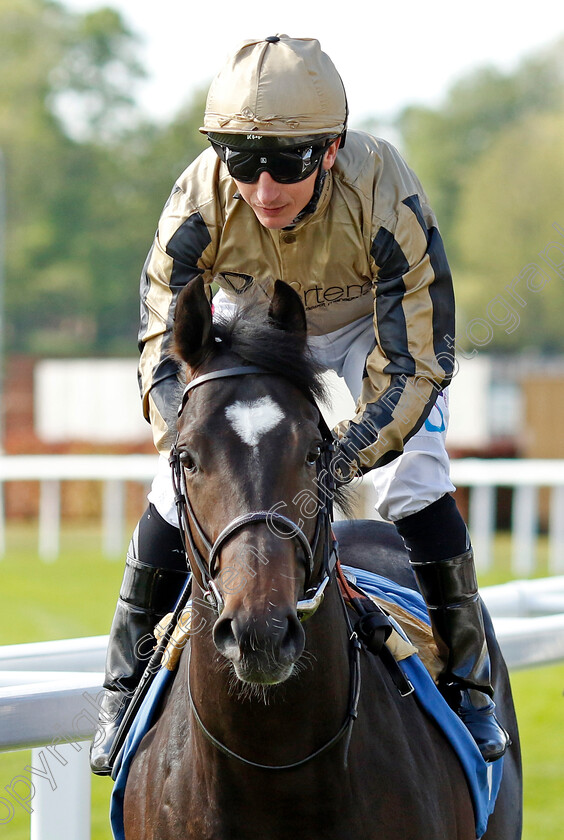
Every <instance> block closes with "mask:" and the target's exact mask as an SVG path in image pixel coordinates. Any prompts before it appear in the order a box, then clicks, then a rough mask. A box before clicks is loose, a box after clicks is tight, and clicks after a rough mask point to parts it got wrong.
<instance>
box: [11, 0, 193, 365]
mask: <svg viewBox="0 0 564 840" xmlns="http://www.w3.org/2000/svg"><path fill="white" fill-rule="evenodd" d="M136 50H137V40H136V38H135V37H134V36H133V35H132V33H131V32H129V31H128V30H127V29H126V27H125V26H124V24H123V22H122V20H121V18H120V17H119V15H118V14H117V13H116V12H115V11H112V10H110V9H100V10H98V11H95V12H93V13H90V14H87V15H76V14H72V13H71V12H69V11H68V10H66V9H64V8H63V7H62V6H60V5H58V4H57V3H53V2H49V0H3V3H2V6H1V7H0V74H1V77H2V81H3V84H2V87H1V88H0V148H1V149H2V151H3V155H4V158H5V160H6V168H7V194H8V202H7V203H8V208H7V209H8V214H7V215H8V225H7V227H8V230H7V243H6V244H7V264H6V319H5V320H6V324H7V330H6V345H7V348H8V350H9V351H19V352H22V351H25V352H34V353H40V354H49V355H53V354H61V353H62V354H72V355H78V354H81V353H84V354H93V353H96V354H103V353H128V354H131V353H133V352H135V339H136V330H137V320H138V291H137V288H138V277H139V273H140V270H141V267H142V265H143V262H144V258H145V255H146V252H147V250H148V248H149V246H150V243H151V239H152V237H153V234H154V230H155V227H156V223H157V219H158V215H159V212H160V208H161V207H162V205H163V204H164V201H165V200H166V197H167V196H168V193H169V192H170V189H171V186H172V183H173V181H174V178H175V177H176V176H177V175H178V174H179V172H180V171H181V170H182V169H183V168H184V166H185V165H186V164H187V163H188V162H189V161H190V160H191V159H192V157H194V156H195V155H196V154H197V153H198V152H199V151H200V150H201V148H203V145H204V143H205V141H204V140H203V138H202V137H201V135H198V132H197V126H198V125H199V124H200V119H201V111H202V107H201V106H202V103H201V95H200V96H199V97H198V102H197V108H198V111H199V113H197V114H196V105H194V107H193V108H188V109H187V110H186V111H185V112H184V113H182V114H181V115H179V117H178V118H177V119H176V120H175V121H173V122H172V124H171V125H170V126H164V127H160V126H156V125H152V124H147V122H146V121H143V118H142V115H141V111H140V109H139V108H138V107H137V105H136V102H135V99H134V92H135V88H136V84H137V82H138V81H139V79H140V78H141V76H142V71H141V68H140V63H139V61H138V59H137V57H136Z"/></svg>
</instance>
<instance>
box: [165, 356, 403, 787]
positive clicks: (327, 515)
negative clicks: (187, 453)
mask: <svg viewBox="0 0 564 840" xmlns="http://www.w3.org/2000/svg"><path fill="white" fill-rule="evenodd" d="M249 374H260V375H264V374H272V372H271V371H268V370H266V369H265V368H261V367H259V366H257V365H244V366H238V367H233V368H225V369H221V370H216V371H211V372H210V373H206V374H203V375H201V376H198V377H196V378H195V379H193V380H192V381H191V382H189V383H188V385H187V386H186V387H185V389H184V392H183V394H182V400H181V403H180V407H179V409H178V415H179V416H180V415H181V414H182V412H183V411H184V409H185V407H186V404H187V402H188V398H189V396H190V394H191V392H192V391H193V390H194V388H197V387H199V386H200V385H203V384H205V383H207V382H211V381H215V380H217V379H223V378H227V377H234V376H246V375H249ZM319 430H320V433H321V436H322V441H323V443H322V446H321V455H320V458H319V460H318V467H317V479H318V486H321V487H322V488H323V496H324V501H323V504H322V505H321V506H320V509H319V511H318V513H317V519H316V526H315V533H314V537H313V543H312V544H310V542H309V540H308V538H307V537H306V535H305V534H304V532H303V531H302V529H301V528H300V527H299V526H298V525H297V524H296V523H295V522H293V521H292V520H291V519H289V518H288V517H286V516H283V515H282V514H280V513H278V512H277V511H275V510H273V509H272V510H258V511H250V512H249V513H245V514H243V515H241V516H238V517H236V518H235V519H233V520H232V521H231V522H230V523H229V524H228V525H227V526H226V527H225V528H224V529H223V530H222V531H221V533H220V534H219V535H218V537H217V538H216V539H215V541H214V542H213V543H212V542H211V541H210V540H209V539H208V537H207V535H206V534H205V533H204V531H203V529H202V527H201V526H200V523H199V522H198V519H197V517H196V514H195V512H194V509H193V507H192V505H191V503H190V499H189V497H188V493H187V487H186V480H185V476H184V470H183V467H182V460H181V453H180V452H179V450H178V437H177V439H176V442H175V444H174V446H173V447H172V450H171V455H170V459H169V460H170V464H171V467H172V476H173V485H174V491H175V502H176V506H177V510H178V519H179V525H180V533H181V536H182V540H183V543H184V549H185V552H186V557H187V559H188V562H189V564H190V566H191V567H192V564H194V565H195V566H196V567H197V569H198V572H199V575H200V577H201V582H202V589H203V592H204V598H205V599H206V600H207V601H208V603H209V604H210V605H211V606H212V607H213V608H214V609H215V610H216V612H217V613H218V615H220V614H221V612H222V610H223V607H224V602H223V598H222V596H221V593H220V591H219V589H218V587H217V586H216V584H215V582H214V576H215V573H216V570H217V565H218V558H219V555H220V552H221V549H222V547H223V546H224V544H225V543H226V542H227V541H228V540H229V539H230V538H231V537H232V536H233V535H234V534H236V533H237V532H238V531H240V530H241V529H242V528H246V527H248V526H249V525H254V524H259V523H265V522H266V523H267V524H268V525H269V527H271V529H274V530H275V526H277V527H279V528H280V529H281V531H282V532H283V533H281V534H280V536H281V537H282V536H284V537H286V538H291V539H294V540H296V541H297V543H298V544H299V546H300V548H301V549H302V552H303V558H302V559H303V562H304V565H305V570H306V583H305V587H304V589H305V592H304V597H303V598H302V599H300V600H299V601H298V603H297V604H296V611H297V613H298V616H299V618H300V620H301V621H304V620H305V619H306V618H309V617H310V616H311V615H313V613H314V612H315V611H316V610H317V608H318V607H319V605H320V604H321V602H322V600H323V596H324V592H325V589H326V587H327V586H328V585H329V583H331V582H332V581H333V580H335V577H337V579H338V582H339V589H338V591H339V597H340V601H341V605H342V607H343V613H344V617H345V621H346V624H347V632H348V638H349V669H350V676H349V697H348V704H347V711H346V714H345V718H344V721H343V723H342V724H341V726H340V728H339V730H338V731H337V732H336V734H335V735H333V736H332V737H331V738H330V739H329V740H327V741H326V742H325V743H324V744H323V745H322V746H321V747H319V748H318V749H316V750H314V751H313V752H311V753H309V754H308V755H306V756H305V757H304V758H301V759H299V760H297V761H294V762H291V763H289V764H262V763H260V762H256V761H252V760H251V759H249V758H246V757H245V756H242V755H240V754H239V753H236V752H234V751H233V750H231V749H229V747H227V746H226V744H224V743H223V742H222V741H220V740H219V739H218V738H216V737H215V736H214V735H213V734H212V733H211V732H210V731H209V729H208V728H207V727H206V725H205V724H204V722H203V720H202V718H201V716H200V714H199V712H198V709H197V708H196V704H195V701H194V697H193V695H192V691H191V686H190V659H189V661H188V680H187V682H188V697H189V702H190V708H191V711H192V714H193V715H194V719H195V720H196V723H197V724H198V726H199V728H200V730H201V731H202V733H203V735H204V736H205V737H206V738H207V740H208V741H209V742H210V743H211V744H212V745H213V746H214V747H215V748H216V749H217V750H218V751H219V752H221V753H223V754H224V755H226V756H228V757H229V758H232V759H235V760H237V761H239V762H240V763H242V764H245V765H247V766H250V767H254V768H257V769H259V770H277V771H282V770H293V769H295V768H298V767H301V766H303V765H304V764H307V763H308V762H310V761H312V760H313V759H315V758H318V757H319V756H320V755H322V754H323V753H325V752H327V751H328V750H330V749H331V748H332V747H334V746H335V745H336V744H338V743H339V742H340V741H341V740H343V739H345V751H344V765H345V768H346V766H347V760H348V751H349V744H350V739H351V735H352V728H353V725H354V722H355V720H356V719H357V717H358V704H359V699H360V690H361V667H360V651H361V649H362V646H363V643H366V639H365V638H364V636H365V634H364V632H363V628H362V627H361V626H360V625H361V622H360V621H359V622H358V624H357V625H356V626H355V627H353V625H352V623H351V619H350V616H349V613H348V611H347V606H346V603H345V598H346V599H347V601H348V602H349V604H350V605H351V606H353V607H354V608H355V609H356V611H357V613H359V609H358V606H357V604H355V600H356V601H358V599H354V598H351V597H350V596H351V594H352V593H351V589H350V587H349V586H348V584H347V583H346V579H345V578H344V575H343V573H342V571H341V569H340V566H339V564H338V557H337V543H336V540H335V538H334V536H333V532H332V528H331V522H332V519H333V510H332V499H333V492H332V491H334V489H335V488H334V479H333V476H332V473H331V471H330V466H331V458H332V455H333V453H334V450H335V444H334V436H333V433H332V432H331V431H330V429H329V428H328V426H327V424H326V422H325V420H324V419H323V416H322V415H321V413H320V421H319ZM321 479H323V482H324V484H321ZM328 480H329V486H327V482H328ZM192 529H194V532H195V533H196V534H197V536H198V538H199V540H200V543H201V544H202V545H203V547H204V551H205V553H206V555H207V557H204V556H202V553H201V551H200V550H199V549H198V547H197V545H196V542H195V539H194V536H193V533H192ZM275 532H276V533H277V531H276V530H275ZM322 538H323V539H322ZM320 550H321V551H322V552H323V556H322V559H321V564H320V571H321V577H320V580H319V582H318V583H317V584H316V585H312V586H310V585H309V584H311V578H312V576H313V574H314V571H315V567H316V562H317V559H318V553H319V551H320ZM192 572H193V568H192ZM188 597H189V593H188V591H187V592H186V593H184V597H183V598H181V599H180V601H179V603H178V604H177V607H176V609H175V614H176V613H179V612H180V608H181V605H183V604H185V603H186V601H187V599H188ZM375 612H377V613H378V614H379V618H378V619H377V620H376V624H377V625H378V626H377V628H376V627H375V626H374V627H371V633H374V632H375V631H376V630H377V631H378V632H379V633H380V634H381V639H382V641H381V644H383V641H384V637H385V636H386V635H387V632H388V628H389V622H388V621H387V619H386V617H385V616H384V614H383V613H382V612H381V611H380V610H375ZM359 614H360V613H359ZM361 617H362V616H361ZM364 617H365V618H366V617H367V616H364ZM172 626H173V622H171V623H170V624H169V631H168V633H167V635H166V636H165V638H164V639H162V640H161V644H159V650H160V649H162V648H163V643H166V642H167V640H168V639H167V636H168V637H170V634H171V633H172ZM384 627H385V628H386V629H384ZM357 628H358V632H357ZM375 648H376V645H374V647H372V648H371V649H373V651H374V652H377V651H376V649H375ZM189 650H190V649H189ZM188 656H190V653H188Z"/></svg>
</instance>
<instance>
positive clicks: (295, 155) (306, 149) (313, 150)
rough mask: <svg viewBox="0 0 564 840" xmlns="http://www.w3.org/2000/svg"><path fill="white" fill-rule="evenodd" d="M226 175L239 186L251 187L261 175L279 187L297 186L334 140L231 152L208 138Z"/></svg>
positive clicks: (315, 166)
mask: <svg viewBox="0 0 564 840" xmlns="http://www.w3.org/2000/svg"><path fill="white" fill-rule="evenodd" d="M209 139H210V142H211V144H212V146H213V147H214V149H215V151H216V152H217V154H218V156H219V158H220V159H221V160H222V161H223V162H224V163H225V164H226V165H227V169H228V170H229V174H230V175H231V177H232V178H234V179H235V180H236V181H241V183H243V184H254V183H255V182H256V181H258V179H259V176H260V174H261V172H268V174H269V175H270V177H271V178H272V179H273V180H274V181H277V182H278V183H279V184H297V183H298V181H303V180H305V179H306V178H308V177H309V176H310V175H312V174H313V173H314V172H315V171H316V169H318V167H319V164H320V163H321V160H322V158H323V155H324V154H325V152H326V151H327V149H328V148H329V146H330V145H331V143H333V141H334V140H335V138H334V137H333V138H331V139H330V140H327V139H324V140H323V142H322V143H308V144H307V145H305V146H294V147H293V148H291V149H272V150H271V149H257V150H256V151H255V150H250V149H232V148H229V146H225V145H223V144H222V143H217V142H216V141H215V140H212V139H211V137H210V138H209Z"/></svg>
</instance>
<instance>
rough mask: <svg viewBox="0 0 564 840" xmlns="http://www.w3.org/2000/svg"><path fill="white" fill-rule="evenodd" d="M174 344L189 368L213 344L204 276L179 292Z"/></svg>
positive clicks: (198, 360)
mask: <svg viewBox="0 0 564 840" xmlns="http://www.w3.org/2000/svg"><path fill="white" fill-rule="evenodd" d="M174 346H175V350H176V352H177V354H178V355H179V356H180V358H181V359H182V360H183V361H185V362H186V364H188V365H189V366H190V367H196V366H197V365H199V364H200V363H201V362H202V361H203V359H204V356H205V355H206V354H207V353H208V352H210V351H211V350H212V349H213V347H214V339H213V335H212V310H211V306H210V303H209V301H208V299H207V296H206V292H205V290H204V281H203V280H202V278H201V277H195V278H194V279H193V280H191V281H190V282H189V283H188V284H187V285H186V286H185V287H184V288H183V289H182V291H181V292H180V294H179V295H178V301H177V303H176V310H175V312H174Z"/></svg>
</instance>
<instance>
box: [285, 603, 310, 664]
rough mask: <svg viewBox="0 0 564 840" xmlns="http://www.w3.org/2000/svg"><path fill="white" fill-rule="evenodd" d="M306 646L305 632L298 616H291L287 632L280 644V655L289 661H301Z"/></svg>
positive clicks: (288, 620)
mask: <svg viewBox="0 0 564 840" xmlns="http://www.w3.org/2000/svg"><path fill="white" fill-rule="evenodd" d="M304 645H305V632H304V628H303V627H302V624H301V622H300V621H299V619H298V617H297V615H294V614H291V615H289V616H288V619H287V627H286V632H285V633H284V637H283V639H282V642H281V644H280V653H281V654H283V655H284V656H286V657H288V659H293V660H296V659H299V657H300V656H301V655H302V652H303V649H304Z"/></svg>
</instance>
